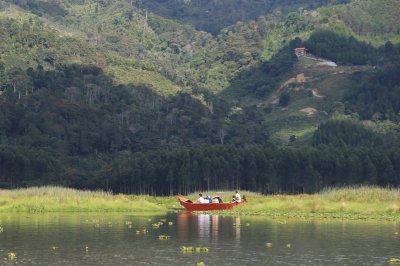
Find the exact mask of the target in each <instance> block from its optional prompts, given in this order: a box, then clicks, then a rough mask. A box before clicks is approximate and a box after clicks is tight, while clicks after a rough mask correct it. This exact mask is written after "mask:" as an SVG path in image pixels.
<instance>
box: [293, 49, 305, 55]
mask: <svg viewBox="0 0 400 266" xmlns="http://www.w3.org/2000/svg"><path fill="white" fill-rule="evenodd" d="M294 53H295V54H296V55H297V56H305V55H306V54H307V53H308V49H307V48H305V47H301V48H300V47H299V48H295V49H294Z"/></svg>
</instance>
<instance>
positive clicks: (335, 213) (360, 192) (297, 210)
mask: <svg viewBox="0 0 400 266" xmlns="http://www.w3.org/2000/svg"><path fill="white" fill-rule="evenodd" d="M247 198H248V200H249V202H248V204H247V205H245V206H243V207H239V208H237V209H235V210H234V211H236V212H238V213H240V214H253V215H257V214H258V215H268V216H272V217H273V216H278V217H282V216H284V217H299V218H300V217H306V218H314V217H315V218H344V219H361V220H364V219H366V220H367V219H377V220H400V190H399V189H390V188H378V187H348V188H338V189H325V190H323V191H322V192H320V193H317V194H313V195H308V194H301V195H270V196H260V195H253V194H251V193H250V194H249V196H247Z"/></svg>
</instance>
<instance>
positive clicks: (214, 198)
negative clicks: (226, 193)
mask: <svg viewBox="0 0 400 266" xmlns="http://www.w3.org/2000/svg"><path fill="white" fill-rule="evenodd" d="M213 203H222V198H221V197H220V196H214V197H213Z"/></svg>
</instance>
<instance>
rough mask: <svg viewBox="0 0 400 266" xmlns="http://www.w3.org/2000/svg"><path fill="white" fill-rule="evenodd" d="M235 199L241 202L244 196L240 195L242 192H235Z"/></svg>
mask: <svg viewBox="0 0 400 266" xmlns="http://www.w3.org/2000/svg"><path fill="white" fill-rule="evenodd" d="M235 200H236V202H237V203H240V202H241V201H242V198H241V197H240V194H239V192H238V191H237V190H236V194H235Z"/></svg>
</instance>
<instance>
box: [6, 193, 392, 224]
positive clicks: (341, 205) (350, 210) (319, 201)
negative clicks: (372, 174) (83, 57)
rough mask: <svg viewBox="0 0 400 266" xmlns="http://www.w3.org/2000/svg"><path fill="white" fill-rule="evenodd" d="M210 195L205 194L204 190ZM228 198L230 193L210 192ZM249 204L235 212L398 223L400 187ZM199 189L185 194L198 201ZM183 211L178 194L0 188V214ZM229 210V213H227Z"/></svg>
mask: <svg viewBox="0 0 400 266" xmlns="http://www.w3.org/2000/svg"><path fill="white" fill-rule="evenodd" d="M203 193H204V194H206V192H203ZM208 194H209V195H217V194H218V195H219V196H222V197H223V199H224V200H225V201H229V200H230V199H231V197H232V195H233V192H232V191H225V192H208ZM242 194H243V195H246V197H247V199H248V203H247V204H245V205H243V206H239V207H237V208H235V209H233V210H232V211H230V212H227V213H231V214H239V215H241V214H242V215H265V216H270V217H298V218H302V217H306V218H314V217H315V218H345V219H378V220H399V221H400V189H393V188H378V187H365V186H364V187H349V188H340V189H339V188H338V189H325V190H323V191H322V192H320V193H317V194H312V195H308V194H301V195H268V196H264V195H261V194H258V193H254V192H247V191H246V192H244V191H242ZM197 195H198V193H193V194H191V195H188V196H187V198H190V199H192V200H196V199H197V197H198V196H197ZM171 210H183V208H182V207H181V206H180V205H179V203H178V202H177V200H176V198H175V197H151V196H144V195H143V196H132V195H121V194H119V195H113V194H111V193H107V192H102V191H81V190H75V189H69V188H61V187H33V188H27V189H16V190H0V212H167V211H171ZM225 213H226V212H225Z"/></svg>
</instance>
